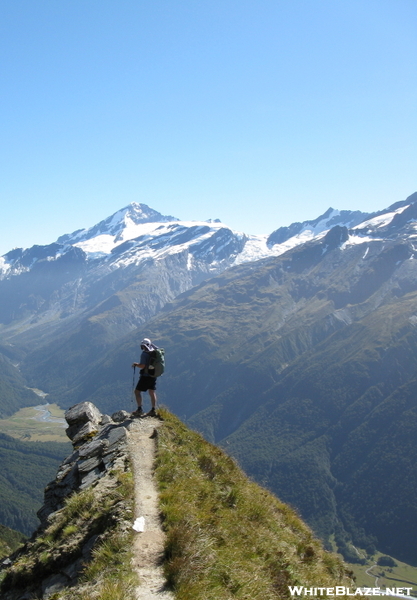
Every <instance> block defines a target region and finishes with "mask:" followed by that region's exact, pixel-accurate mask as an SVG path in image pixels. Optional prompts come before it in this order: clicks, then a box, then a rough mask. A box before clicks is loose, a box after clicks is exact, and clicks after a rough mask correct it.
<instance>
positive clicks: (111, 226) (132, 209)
mask: <svg viewBox="0 0 417 600" xmlns="http://www.w3.org/2000/svg"><path fill="white" fill-rule="evenodd" d="M170 221H178V219H177V218H176V217H173V216H171V215H162V214H161V213H159V212H158V211H156V210H154V209H153V208H150V207H149V206H148V205H147V204H140V203H138V202H131V203H130V204H128V205H127V206H125V207H124V208H121V209H120V210H118V211H117V212H115V213H113V214H112V215H110V217H107V219H104V220H103V221H100V222H99V223H97V225H94V226H93V227H90V228H89V229H78V230H77V231H74V232H73V233H70V234H65V235H62V236H61V237H59V238H58V240H57V242H58V243H60V244H74V243H77V242H84V241H86V240H90V239H91V238H94V237H97V236H98V235H111V236H117V235H119V234H120V233H121V232H122V231H123V230H124V229H126V228H127V227H129V225H139V224H142V223H164V222H165V223H166V222H170Z"/></svg>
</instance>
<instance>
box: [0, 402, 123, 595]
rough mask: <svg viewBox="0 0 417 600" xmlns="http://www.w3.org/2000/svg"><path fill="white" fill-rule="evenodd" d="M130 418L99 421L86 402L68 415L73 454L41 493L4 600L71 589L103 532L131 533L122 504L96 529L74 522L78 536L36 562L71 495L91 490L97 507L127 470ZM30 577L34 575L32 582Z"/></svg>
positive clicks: (2, 590)
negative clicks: (42, 496) (32, 529)
mask: <svg viewBox="0 0 417 600" xmlns="http://www.w3.org/2000/svg"><path fill="white" fill-rule="evenodd" d="M128 416H129V415H128V413H126V412H124V411H119V412H118V413H115V414H114V419H113V418H112V417H110V416H108V415H102V414H101V413H100V411H99V410H98V409H97V408H96V407H95V406H94V404H92V403H90V402H83V403H81V404H77V405H75V406H73V407H71V408H70V409H68V410H67V412H66V413H65V418H66V421H67V423H68V429H67V430H66V433H67V435H68V437H69V438H70V439H71V441H72V444H73V452H72V454H71V455H70V456H68V458H66V459H65V460H64V461H63V463H62V464H61V466H60V467H59V469H58V473H57V476H56V479H55V480H54V481H52V482H51V483H49V484H48V485H47V487H46V489H45V502H44V505H43V506H42V508H41V509H40V510H39V511H38V517H39V520H40V526H39V528H38V530H37V531H36V532H35V533H34V534H33V536H32V538H31V540H30V541H29V542H27V543H26V544H25V546H23V547H22V548H21V549H19V550H18V551H17V552H16V553H15V554H14V555H12V556H11V557H10V560H9V563H8V565H7V567H8V569H7V573H6V576H5V578H4V581H3V583H2V585H1V587H0V597H1V598H2V600H28V599H29V598H33V597H36V598H42V600H46V599H47V598H50V597H51V596H52V595H53V594H54V593H55V592H57V591H59V590H61V589H63V588H67V587H69V586H73V585H74V584H76V583H77V581H78V577H79V575H80V573H81V571H82V569H83V566H85V564H86V562H88V560H89V558H90V557H91V555H92V551H93V549H94V548H95V547H96V544H97V543H99V542H100V541H101V540H103V539H104V538H105V537H106V535H108V532H107V529H108V528H109V527H112V526H113V525H114V524H115V523H117V527H118V528H119V529H121V530H127V529H129V528H130V526H131V523H130V518H131V515H130V508H128V507H126V503H125V502H124V501H123V500H119V499H117V500H116V501H115V502H114V506H113V507H112V510H111V511H108V512H107V514H106V517H105V518H103V516H101V517H100V518H99V519H98V521H99V524H98V523H94V522H93V521H94V519H92V518H90V519H85V521H86V522H85V523H84V522H82V521H80V520H78V521H77V519H76V518H75V517H74V519H73V520H72V521H71V523H70V524H71V525H72V527H73V529H74V530H75V529H76V530H77V531H74V534H73V535H72V538H71V539H66V540H65V541H64V542H63V543H62V544H61V545H58V544H57V545H56V547H55V548H50V547H48V550H47V551H48V553H49V555H50V556H49V561H48V563H45V562H44V563H41V562H39V561H40V559H39V556H40V555H41V554H42V550H43V546H42V544H43V543H44V542H43V538H48V537H49V538H50V537H51V533H50V531H51V527H52V528H53V527H55V530H56V529H57V526H56V525H55V524H56V523H57V522H58V523H59V521H60V519H61V520H62V515H63V514H64V512H63V511H64V510H65V504H66V501H67V500H68V499H70V497H72V495H74V494H77V493H79V492H82V491H83V490H87V489H88V488H94V497H95V502H96V504H97V503H98V504H100V503H104V502H105V501H106V498H108V497H109V496H110V495H111V494H112V493H113V494H114V490H115V489H116V487H117V485H118V484H119V483H120V482H118V481H117V476H115V474H116V473H124V472H126V471H129V470H130V466H129V456H128V446H127V441H128V436H129V426H130V424H131V420H130V419H129V418H128ZM116 495H117V494H116ZM127 513H129V515H128V518H129V520H127V517H126V514H127ZM58 529H59V527H58ZM54 535H55V534H52V537H53V536H54ZM23 562H24V563H25V567H24V568H22V563H23ZM28 565H30V567H28ZM5 566H6V565H5ZM33 573H36V575H35V576H33Z"/></svg>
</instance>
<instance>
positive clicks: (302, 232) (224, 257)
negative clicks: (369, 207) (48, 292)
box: [0, 202, 368, 278]
mask: <svg viewBox="0 0 417 600" xmlns="http://www.w3.org/2000/svg"><path fill="white" fill-rule="evenodd" d="M366 217H368V215H367V214H366V213H360V212H359V211H356V212H351V211H337V210H334V209H332V208H330V209H329V210H328V211H326V213H324V215H322V216H321V217H318V218H317V219H316V220H314V221H305V222H304V223H294V224H293V225H290V226H289V227H282V228H280V229H278V230H276V231H275V232H274V233H272V234H271V235H249V234H246V233H241V232H237V231H233V230H231V229H230V228H229V227H227V226H225V225H224V224H222V223H221V222H220V221H219V220H218V219H217V220H215V221H212V220H210V221H204V222H197V221H180V220H179V219H177V218H176V217H173V216H166V215H162V214H161V213H159V212H157V211H155V210H153V209H152V208H150V207H149V206H147V205H146V204H137V203H135V202H134V203H132V204H130V205H128V206H126V207H124V208H123V209H121V210H119V211H117V212H116V213H114V214H113V215H111V216H110V217H108V218H107V219H104V220H103V221H100V223H98V224H97V225H94V226H93V227H90V228H88V229H79V230H77V231H74V232H73V233H71V234H65V235H62V236H60V237H59V238H58V239H57V241H56V242H55V243H53V244H49V245H47V246H33V247H32V248H27V249H23V248H17V249H14V250H12V251H10V252H8V253H7V254H5V255H4V256H3V257H1V258H0V278H8V277H10V276H12V275H19V274H22V273H24V272H27V271H30V270H32V269H33V268H39V264H40V263H44V262H45V261H46V262H49V263H51V262H53V261H58V262H59V263H60V264H63V263H64V262H65V263H66V262H68V261H78V262H85V263H86V264H92V263H93V262H94V264H95V266H97V261H98V262H102V263H105V264H106V265H107V267H108V268H120V267H126V266H128V265H130V264H136V265H138V264H140V263H141V262H142V261H143V260H149V259H153V260H159V259H162V258H164V257H166V256H167V255H169V254H170V255H174V254H178V253H181V252H187V253H188V255H189V260H188V268H189V270H194V268H195V263H196V261H197V263H198V262H199V261H200V262H201V261H203V262H205V263H206V265H209V267H208V271H209V272H211V273H214V272H217V271H221V270H223V269H224V268H227V267H230V266H232V265H234V264H242V263H244V262H248V261H252V260H258V259H260V258H265V257H267V256H277V255H279V254H282V253H283V252H285V251H286V250H288V249H290V248H293V247H294V246H296V245H299V244H302V243H304V242H306V241H308V240H312V239H314V238H316V237H318V236H321V235H323V234H324V233H325V232H326V231H328V230H329V229H330V228H331V227H333V226H335V225H342V226H345V227H351V226H353V225H356V223H358V222H359V221H360V220H364V219H365V218H366ZM225 261H226V262H225ZM44 266H45V265H44ZM197 269H198V267H197Z"/></svg>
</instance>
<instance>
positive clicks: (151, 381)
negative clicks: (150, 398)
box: [136, 375, 156, 392]
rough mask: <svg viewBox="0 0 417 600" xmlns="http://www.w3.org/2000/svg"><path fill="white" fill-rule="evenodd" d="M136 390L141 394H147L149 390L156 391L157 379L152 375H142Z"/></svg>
mask: <svg viewBox="0 0 417 600" xmlns="http://www.w3.org/2000/svg"><path fill="white" fill-rule="evenodd" d="M136 389H137V390H138V391H139V392H147V391H148V390H156V377H151V376H150V375H141V376H140V377H139V381H138V384H137V386H136Z"/></svg>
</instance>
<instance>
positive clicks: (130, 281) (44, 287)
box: [0, 194, 417, 345]
mask: <svg viewBox="0 0 417 600" xmlns="http://www.w3.org/2000/svg"><path fill="white" fill-rule="evenodd" d="M416 201H417V194H414V195H413V196H410V197H409V198H408V199H407V200H405V201H402V202H399V203H397V204H395V205H393V206H391V207H389V208H388V209H386V210H384V211H381V212H380V213H377V214H375V215H369V214H367V213H361V212H359V211H354V212H352V211H347V210H346V211H338V210H334V209H332V208H330V209H329V210H328V211H326V212H325V213H324V214H323V215H321V216H320V217H318V218H317V219H315V220H313V221H304V222H303V223H294V224H292V225H290V226H289V227H281V228H279V229H277V230H275V231H274V232H273V233H271V234H270V235H268V234H265V235H250V234H247V233H242V232H237V231H233V230H232V229H230V228H229V227H227V226H226V225H224V224H223V223H221V222H220V221H219V220H215V221H211V220H210V221H206V222H196V221H180V220H178V219H177V218H176V217H174V216H170V215H168V216H167V215H162V214H160V213H159V212H157V211H155V210H154V209H152V208H150V207H149V206H147V205H145V204H137V203H132V204H130V205H128V206H126V207H124V208H123V209H121V210H119V211H117V212H116V213H115V214H113V215H111V216H110V217H108V218H107V219H104V220H102V221H100V222H99V223H98V224H97V225H94V226H93V227H90V228H86V229H80V230H77V231H75V232H73V233H70V234H65V235H62V236H60V237H58V239H57V241H56V242H54V243H53V244H49V245H47V246H33V247H32V248H27V249H22V248H17V249H14V250H11V251H10V252H8V253H7V254H5V255H4V256H3V257H1V258H0V296H1V298H2V302H1V305H0V323H1V324H2V327H3V337H4V338H5V339H14V338H15V336H18V337H19V338H24V339H27V338H30V339H31V343H33V344H36V345H38V344H43V343H44V342H45V341H47V339H48V337H49V336H53V335H55V334H56V331H57V330H58V331H61V330H62V331H64V330H68V331H69V330H73V328H74V324H77V323H78V324H80V323H81V322H82V321H83V320H88V322H89V323H90V324H91V322H92V321H94V322H96V321H97V315H105V317H103V319H102V320H101V321H100V323H104V322H106V323H107V325H106V326H105V331H106V334H105V336H104V337H105V338H106V339H107V338H109V339H114V338H116V337H120V336H122V335H124V333H126V332H127V331H130V330H131V329H133V328H135V327H137V326H138V325H140V324H141V323H143V322H145V321H146V320H148V319H150V318H151V317H152V316H153V315H155V314H156V313H157V312H158V311H160V310H161V309H162V308H163V307H164V306H165V305H166V304H167V303H169V302H171V301H172V300H173V299H174V298H175V297H176V296H178V294H181V293H182V292H185V291H187V290H189V289H190V288H192V287H193V286H195V285H197V284H199V283H201V282H202V281H204V280H205V279H207V278H209V277H212V276H214V275H217V274H220V273H222V272H223V271H224V270H226V269H228V268H230V267H233V266H236V265H242V264H244V263H246V262H249V261H254V260H258V259H262V258H267V257H273V256H279V255H281V254H283V253H284V252H286V251H288V250H289V249H291V248H294V247H296V246H300V245H302V244H305V243H306V242H311V241H314V240H317V239H321V238H323V239H324V240H325V241H324V242H323V244H324V246H323V248H325V247H327V246H328V244H329V243H331V244H332V245H333V244H334V243H337V244H339V245H340V244H342V243H343V244H345V245H347V246H348V245H350V244H355V243H360V242H361V241H364V240H366V239H370V240H372V239H374V240H375V239H380V238H381V236H382V237H383V236H390V235H394V232H395V231H399V230H400V229H399V228H402V229H401V231H403V232H404V231H407V232H408V233H407V234H408V235H410V236H414V233H415V229H414V219H415V215H416V214H417V212H416V211H417V202H416ZM334 227H336V228H339V229H340V228H342V229H343V232H342V233H340V232H335V234H334V235H332V236H329V233H328V232H329V230H330V229H331V228H334ZM329 240H330V241H329ZM326 244H327V246H326Z"/></svg>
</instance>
